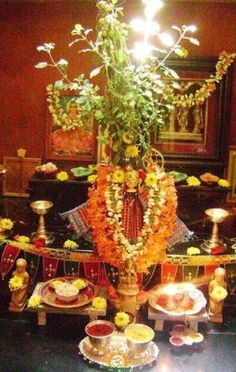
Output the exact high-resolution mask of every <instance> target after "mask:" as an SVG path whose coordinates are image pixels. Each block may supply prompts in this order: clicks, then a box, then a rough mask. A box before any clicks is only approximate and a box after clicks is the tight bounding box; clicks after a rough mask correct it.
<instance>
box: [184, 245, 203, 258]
mask: <svg viewBox="0 0 236 372" xmlns="http://www.w3.org/2000/svg"><path fill="white" fill-rule="evenodd" d="M200 253H201V251H200V249H199V248H197V247H189V248H188V249H187V255H189V256H194V255H196V254H200Z"/></svg>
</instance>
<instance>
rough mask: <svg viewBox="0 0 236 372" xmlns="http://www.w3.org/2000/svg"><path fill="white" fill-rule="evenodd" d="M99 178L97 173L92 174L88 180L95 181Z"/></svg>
mask: <svg viewBox="0 0 236 372" xmlns="http://www.w3.org/2000/svg"><path fill="white" fill-rule="evenodd" d="M97 178H98V176H97V175H96V174H91V175H90V176H88V182H90V183H95V182H96V180H97Z"/></svg>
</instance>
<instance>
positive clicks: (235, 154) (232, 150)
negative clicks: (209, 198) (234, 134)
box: [227, 146, 236, 203]
mask: <svg viewBox="0 0 236 372" xmlns="http://www.w3.org/2000/svg"><path fill="white" fill-rule="evenodd" d="M227 173H228V180H229V182H230V186H231V191H230V192H229V194H228V199H227V201H228V202H230V203H236V146H230V147H229V164H228V172H227Z"/></svg>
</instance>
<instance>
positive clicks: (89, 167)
mask: <svg viewBox="0 0 236 372" xmlns="http://www.w3.org/2000/svg"><path fill="white" fill-rule="evenodd" d="M88 169H89V170H91V171H92V172H96V171H97V170H98V164H90V165H89V166H88Z"/></svg>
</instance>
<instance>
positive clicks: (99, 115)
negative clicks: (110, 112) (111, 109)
mask: <svg viewBox="0 0 236 372" xmlns="http://www.w3.org/2000/svg"><path fill="white" fill-rule="evenodd" d="M94 116H95V119H96V120H102V119H104V115H103V112H102V111H101V110H96V111H95V114H94Z"/></svg>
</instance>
